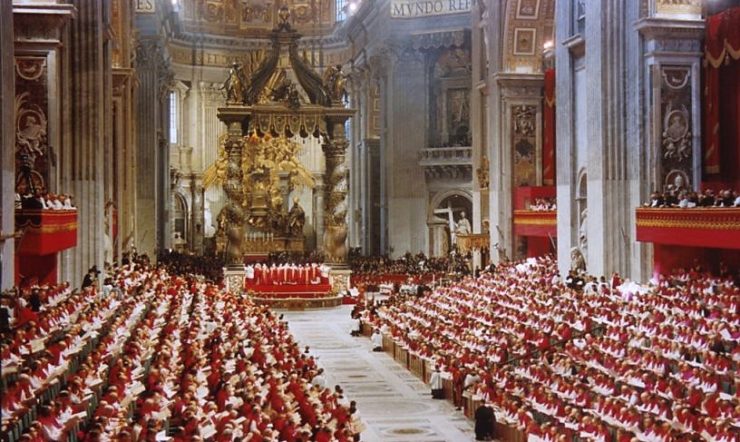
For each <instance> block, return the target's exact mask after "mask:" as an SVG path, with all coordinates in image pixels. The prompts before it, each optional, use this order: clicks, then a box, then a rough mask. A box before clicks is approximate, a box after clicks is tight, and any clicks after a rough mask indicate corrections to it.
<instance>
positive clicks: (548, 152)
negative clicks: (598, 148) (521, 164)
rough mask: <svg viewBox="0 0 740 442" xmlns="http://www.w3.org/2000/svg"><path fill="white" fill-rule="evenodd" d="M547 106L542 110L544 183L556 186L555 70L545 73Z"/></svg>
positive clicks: (548, 70)
mask: <svg viewBox="0 0 740 442" xmlns="http://www.w3.org/2000/svg"><path fill="white" fill-rule="evenodd" d="M544 95H545V106H544V109H543V110H542V119H543V120H544V121H543V122H542V183H543V184H544V185H545V186H554V185H555V69H547V70H546V71H545V94H544Z"/></svg>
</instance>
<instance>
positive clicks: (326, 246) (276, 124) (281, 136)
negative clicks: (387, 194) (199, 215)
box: [205, 7, 355, 268]
mask: <svg viewBox="0 0 740 442" xmlns="http://www.w3.org/2000/svg"><path fill="white" fill-rule="evenodd" d="M279 17H280V22H279V24H278V26H277V27H276V28H275V29H274V30H273V31H272V33H271V34H270V39H271V41H272V47H271V49H270V50H269V51H267V53H266V54H265V56H264V58H263V59H262V62H261V63H260V64H259V66H258V67H257V68H255V69H254V71H252V72H249V73H248V72H245V70H244V68H242V67H241V66H239V65H238V64H233V65H232V66H231V68H230V70H229V75H228V78H227V80H226V81H225V83H224V91H225V95H226V106H224V107H221V108H219V110H218V117H219V119H220V120H221V121H223V122H224V123H225V124H226V125H227V126H228V132H227V134H226V136H225V137H224V138H223V139H222V140H221V141H222V142H221V148H220V156H219V161H218V162H217V163H216V164H215V165H214V166H212V167H211V169H209V171H208V172H207V174H206V177H205V179H206V184H214V183H218V184H221V185H223V188H224V192H225V193H226V196H227V203H226V206H225V207H224V211H223V215H222V218H221V219H220V222H219V225H220V230H221V232H220V234H221V239H222V241H221V244H222V246H223V248H224V249H225V255H226V262H227V264H228V265H230V266H238V265H239V266H240V265H241V263H242V259H243V256H244V255H245V254H252V253H267V252H270V251H277V250H287V251H302V250H303V249H304V241H303V234H302V230H303V224H304V222H305V213H304V212H303V208H302V207H300V204H299V203H298V202H297V201H293V202H292V205H291V204H290V201H289V199H290V194H291V191H292V190H294V189H296V188H298V187H301V186H308V187H313V186H314V184H315V183H314V179H313V177H312V176H311V174H310V173H309V172H308V171H307V170H306V169H305V167H303V165H302V164H301V163H300V161H299V160H298V156H299V153H300V145H299V143H297V142H296V140H300V139H306V138H310V137H313V138H314V139H317V140H320V142H321V146H322V151H323V153H324V158H325V161H326V171H325V175H324V189H325V190H326V193H325V195H324V202H325V207H323V211H324V225H323V242H322V244H319V245H318V248H319V249H321V251H322V252H323V253H324V255H325V257H326V260H327V262H328V263H329V264H330V265H331V267H332V268H337V267H342V266H344V265H346V257H347V246H346V239H347V223H346V215H347V202H346V198H347V190H348V188H347V187H348V184H347V183H348V177H347V174H348V171H347V168H346V166H345V164H344V162H345V161H344V160H345V151H346V148H347V145H348V141H347V139H346V134H345V123H346V121H347V119H349V118H350V117H351V116H352V115H353V114H354V112H355V111H354V110H353V109H348V108H346V107H345V105H344V98H345V94H346V93H345V88H344V84H345V79H344V76H343V75H342V73H341V66H330V67H327V68H326V69H324V72H323V75H319V74H318V73H317V72H316V71H315V70H314V69H313V68H312V67H311V66H310V65H309V64H308V63H307V61H306V60H304V58H303V57H302V56H301V55H300V54H299V53H298V45H297V41H298V39H299V38H300V37H301V36H300V35H299V34H298V33H297V32H296V31H295V30H294V29H293V28H292V27H291V25H290V20H289V18H290V11H289V10H288V8H287V7H283V8H281V10H280V13H279ZM289 206H290V207H289ZM217 242H218V238H217Z"/></svg>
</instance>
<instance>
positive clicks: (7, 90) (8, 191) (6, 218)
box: [0, 2, 15, 290]
mask: <svg viewBox="0 0 740 442" xmlns="http://www.w3.org/2000/svg"><path fill="white" fill-rule="evenodd" d="M14 76H15V66H14V63H13V5H12V3H11V2H0V127H4V128H8V127H15V113H14V101H13V100H12V98H13V97H15V82H14ZM14 194H15V133H14V132H13V131H12V130H3V131H0V197H1V198H0V214H1V215H0V220H1V221H0V290H5V289H8V288H10V287H12V286H13V282H14V281H13V278H14V277H13V273H14V271H15V262H14V261H15V260H14V254H15V241H14V240H13V239H12V238H10V237H9V235H11V234H12V233H13V232H14V231H15V215H14V205H15V198H14Z"/></svg>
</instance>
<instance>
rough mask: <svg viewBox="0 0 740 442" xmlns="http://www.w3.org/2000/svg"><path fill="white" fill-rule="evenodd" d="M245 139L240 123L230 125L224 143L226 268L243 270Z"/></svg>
mask: <svg viewBox="0 0 740 442" xmlns="http://www.w3.org/2000/svg"><path fill="white" fill-rule="evenodd" d="M243 147H244V139H243V137H242V127H241V123H240V122H231V123H229V130H228V138H226V141H225V142H224V149H225V150H226V155H227V160H228V161H227V166H226V181H225V182H224V192H225V193H226V198H227V200H226V207H225V210H226V219H227V220H228V224H227V228H226V238H227V241H228V242H227V245H226V266H227V267H232V268H234V267H239V268H241V267H242V265H243V263H242V260H243V257H242V238H243V237H244V206H243V204H242V202H243V199H244V192H243V189H242V178H243V173H242V148H243Z"/></svg>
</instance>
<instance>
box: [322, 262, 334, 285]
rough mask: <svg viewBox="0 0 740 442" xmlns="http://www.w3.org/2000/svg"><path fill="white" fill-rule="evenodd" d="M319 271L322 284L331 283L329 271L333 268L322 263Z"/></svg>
mask: <svg viewBox="0 0 740 442" xmlns="http://www.w3.org/2000/svg"><path fill="white" fill-rule="evenodd" d="M319 271H320V272H321V273H320V274H321V283H322V284H328V283H329V271H331V268H330V267H329V266H328V265H326V264H321V266H319Z"/></svg>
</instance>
